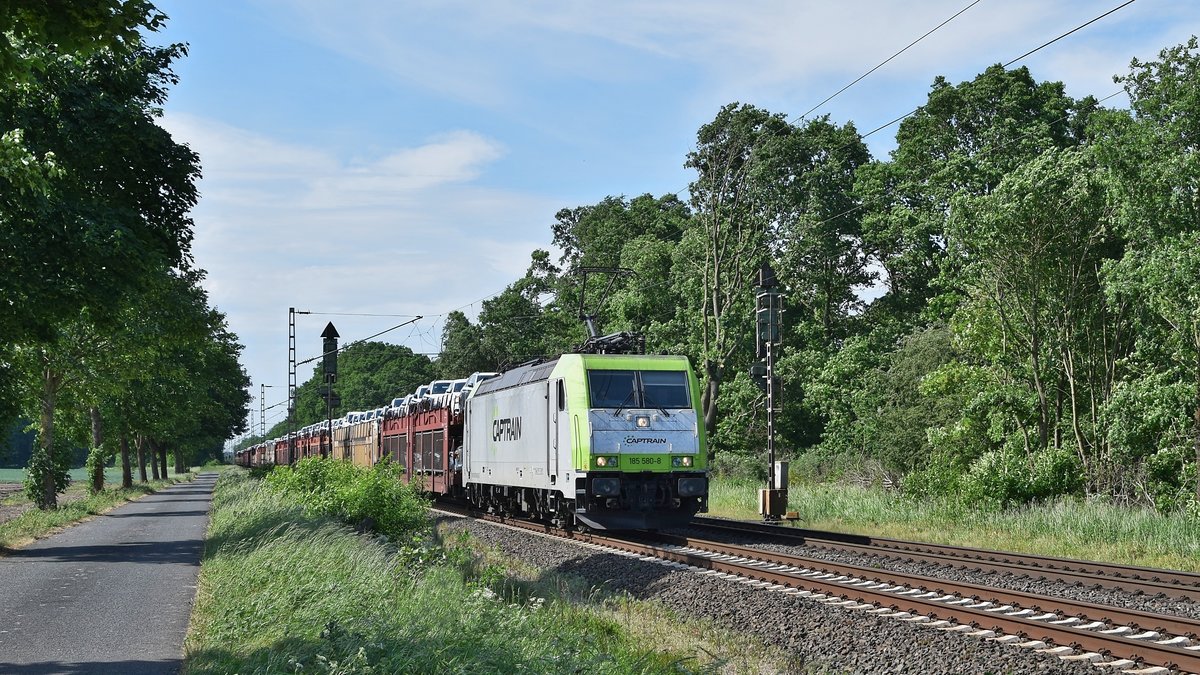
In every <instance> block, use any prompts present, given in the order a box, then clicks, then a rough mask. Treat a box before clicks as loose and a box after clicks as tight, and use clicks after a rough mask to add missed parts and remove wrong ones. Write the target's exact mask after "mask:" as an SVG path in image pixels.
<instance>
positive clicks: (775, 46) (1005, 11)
mask: <svg viewBox="0 0 1200 675" xmlns="http://www.w3.org/2000/svg"><path fill="white" fill-rule="evenodd" d="M1123 2H1124V0H1060V1H1056V2H1046V1H1045V0H979V1H978V2H974V3H973V2H972V0H921V1H919V2H913V1H911V0H908V1H901V0H845V1H844V2H828V1H818V0H751V1H749V2H729V1H727V0H725V1H722V0H605V1H604V2H597V1H587V0H487V1H486V2H480V1H478V0H341V1H339V2H328V1H327V0H228V1H225V0H223V1H222V2H195V1H194V0H159V2H157V3H156V4H157V6H158V7H159V9H161V10H162V11H163V12H164V13H165V14H167V16H168V17H169V22H168V25H167V28H166V29H165V30H163V31H162V32H161V33H160V34H159V35H157V36H155V37H154V38H153V39H154V40H155V41H158V42H184V43H187V44H188V45H189V55H188V56H187V57H186V58H185V59H183V60H181V61H180V62H179V63H177V64H176V66H175V71H176V73H177V74H178V75H179V77H180V82H179V84H178V85H177V86H175V87H174V88H173V90H172V93H171V97H170V100H169V102H168V104H167V105H166V107H165V111H164V117H163V120H162V124H163V125H164V126H165V127H166V128H167V129H168V130H170V131H171V132H172V134H173V135H174V136H175V137H176V139H177V140H179V141H182V142H185V143H188V144H189V145H190V146H191V147H192V148H193V149H194V150H196V151H197V152H198V153H199V154H200V157H201V161H202V164H203V169H204V177H203V179H202V180H201V182H200V191H201V195H202V197H201V201H200V204H199V205H198V207H197V208H196V209H195V211H194V214H193V215H194V218H195V223H196V239H195V244H194V249H193V252H194V255H195V258H196V262H197V264H198V265H199V266H201V267H203V268H205V269H206V270H208V273H209V274H208V279H207V281H206V287H207V289H208V291H209V293H210V298H211V301H212V302H213V303H214V304H215V305H216V306H217V307H218V308H219V309H220V310H221V311H223V312H225V313H226V314H227V315H228V317H229V323H230V326H231V328H232V330H233V331H234V332H235V333H237V334H238V335H239V336H240V338H241V340H242V342H243V344H244V345H245V346H246V349H245V352H244V354H243V358H242V361H243V364H244V365H245V366H246V369H247V371H248V372H249V374H250V377H251V379H252V381H253V383H254V385H253V389H254V391H253V392H252V393H253V394H254V395H255V397H257V396H258V393H259V386H258V385H259V384H263V383H265V384H268V385H273V386H275V387H276V388H275V389H274V390H273V391H271V392H268V396H267V399H268V401H267V403H268V404H273V403H276V402H278V401H280V400H282V399H283V398H284V397H285V394H283V393H282V392H283V391H284V390H283V385H285V384H286V382H287V337H288V324H287V317H288V308H289V307H295V308H297V309H301V310H307V311H312V312H322V313H329V314H330V315H329V316H318V315H302V316H301V317H300V319H299V320H298V322H297V337H298V350H297V351H298V356H299V357H300V358H301V359H303V358H305V357H306V356H311V355H314V354H316V353H317V352H319V349H320V342H319V337H318V336H319V334H320V332H321V330H322V329H323V328H324V325H325V322H326V321H327V320H332V321H333V322H334V323H335V324H336V325H337V327H338V329H339V331H340V332H341V334H342V336H343V341H346V340H353V339H357V338H361V337H365V336H368V335H371V334H373V333H376V332H378V331H381V330H384V329H386V328H388V327H390V326H393V325H395V324H397V323H400V322H402V321H405V320H406V319H405V318H404V317H402V316H347V315H348V314H374V315H383V314H387V315H421V316H423V317H425V318H423V319H421V320H420V321H418V322H416V323H414V324H412V325H410V326H406V327H404V328H402V329H399V330H396V331H393V332H391V333H388V334H387V335H386V336H384V337H383V338H381V339H387V340H389V341H392V342H395V343H398V344H405V345H407V346H409V347H411V348H412V349H413V350H414V351H417V352H422V353H430V354H435V353H436V352H437V351H438V348H439V336H440V325H441V324H440V321H441V319H442V318H443V317H444V315H445V314H446V313H447V312H449V311H451V310H454V309H461V310H463V311H465V312H466V313H467V314H468V315H469V316H473V315H474V313H475V312H477V311H478V310H479V302H480V301H481V300H482V299H484V298H487V297H490V296H491V295H494V294H495V293H497V292H499V291H501V290H503V288H504V287H505V286H507V285H508V284H509V283H511V282H512V281H514V280H515V279H517V278H518V277H519V276H520V275H521V274H522V273H523V272H524V270H525V269H526V267H527V266H528V263H529V255H530V253H531V252H532V251H533V250H534V249H535V248H549V246H550V239H551V234H550V225H551V223H553V222H554V214H555V212H556V211H558V210H559V209H561V208H570V207H575V206H581V205H585V204H592V203H596V202H598V201H600V200H601V199H603V198H604V197H606V196H608V195H626V196H631V197H632V196H636V195H639V194H643V193H651V194H654V195H656V196H657V195H662V194H666V193H672V192H680V193H681V196H683V197H685V198H686V188H687V185H688V182H689V181H690V180H691V179H692V176H691V174H690V173H689V172H688V171H687V170H686V169H684V167H683V163H684V160H685V158H686V155H687V153H688V151H689V150H691V149H692V147H693V146H694V142H695V133H696V130H697V129H698V128H699V127H700V126H701V125H702V124H704V123H706V122H708V121H710V120H711V119H712V118H713V117H714V116H715V114H716V113H717V111H718V110H719V109H720V107H721V106H723V105H725V104H727V103H730V102H733V101H740V102H745V103H751V104H754V105H757V106H759V107H762V108H765V109H767V110H770V111H771V112H779V113H785V114H787V115H790V116H792V118H793V121H795V120H796V119H798V118H799V117H800V115H802V114H804V113H805V112H806V111H808V110H809V109H810V108H812V107H813V106H814V105H816V104H817V103H819V102H820V101H822V100H823V99H824V98H825V97H826V96H828V95H829V94H832V93H833V92H835V91H837V90H838V89H839V88H841V87H842V86H843V85H844V84H846V83H848V82H850V81H851V80H853V79H854V78H856V77H858V76H859V75H861V74H862V73H864V72H866V71H867V70H869V69H870V68H872V67H873V66H875V65H876V64H878V63H880V62H881V61H883V60H884V59H886V58H888V57H889V56H891V55H892V54H893V53H895V52H896V51H897V50H899V49H900V48H902V47H904V46H905V45H907V44H908V43H910V42H912V41H913V40H915V39H917V38H918V37H920V36H921V35H922V34H924V33H925V32H927V31H928V30H930V29H931V28H933V27H935V26H937V25H938V24H939V23H941V22H942V21H944V20H946V19H947V18H949V17H951V16H952V15H954V14H955V13H956V12H959V11H960V10H963V9H964V8H965V7H968V6H970V8H969V9H967V10H966V11H964V12H962V14H961V15H959V16H958V17H957V18H955V19H954V20H953V21H951V22H950V23H948V24H946V25H945V26H943V27H942V28H940V29H939V30H938V31H937V32H935V33H933V34H932V35H930V36H929V37H927V38H925V39H924V40H923V41H921V42H920V43H918V44H917V45H915V46H914V47H912V48H911V49H909V50H908V51H906V52H905V53H904V54H902V55H901V56H899V57H897V58H896V59H894V60H893V61H891V62H890V63H888V64H887V65H885V66H883V67H882V68H880V69H879V70H878V71H876V72H875V73H873V74H872V75H871V76H869V77H868V78H866V79H864V80H863V81H862V82H860V83H858V84H857V85H856V86H854V87H853V88H851V89H849V90H848V91H846V92H845V93H843V94H841V95H839V96H838V97H836V98H835V99H834V100H832V101H831V102H829V103H828V104H825V105H823V106H821V107H820V108H818V109H817V110H816V111H815V112H814V113H813V115H823V114H828V115H829V116H830V117H831V119H832V120H833V121H835V122H837V123H846V122H853V123H854V124H855V126H856V127H857V128H858V129H859V130H860V131H867V130H870V129H874V128H876V127H878V126H879V125H882V124H884V123H886V122H888V121H890V120H892V119H894V118H896V117H899V116H900V115H903V114H904V113H907V112H909V111H910V110H913V109H914V108H916V107H917V106H919V105H921V104H922V103H923V101H924V99H925V96H926V94H927V93H928V91H929V85H930V83H931V82H932V81H933V79H934V78H935V77H936V76H938V75H942V76H945V77H946V78H947V79H949V80H950V81H952V82H960V81H963V80H968V79H971V78H972V77H974V76H975V75H976V74H978V73H979V72H981V71H983V70H984V69H985V68H987V67H988V66H990V65H993V64H996V63H1004V62H1007V61H1009V60H1012V59H1014V58H1016V57H1017V56H1020V55H1021V54H1024V53H1025V52H1027V51H1029V50H1031V49H1034V48H1036V47H1038V46H1039V45H1042V44H1043V43H1045V42H1047V41H1049V40H1052V39H1054V38H1055V37H1058V36H1059V35H1062V34H1063V33H1066V32H1067V31H1070V30H1071V29H1073V28H1075V27H1077V26H1079V25H1081V24H1083V23H1085V22H1087V21H1089V20H1090V19H1093V18H1095V17H1098V16H1100V15H1101V14H1104V13H1105V12H1108V11H1109V10H1111V9H1113V8H1114V7H1117V6H1119V5H1121V4H1123ZM1196 33H1200V2H1196V1H1195V0H1138V1H1136V2H1133V3H1132V4H1130V5H1128V6H1126V7H1123V8H1121V9H1120V10H1118V11H1116V12H1114V13H1113V14H1111V15H1110V16H1108V17H1106V18H1104V19H1101V20H1100V21H1097V22H1096V23H1094V24H1092V25H1090V26H1088V27H1086V28H1083V29H1082V30H1080V31H1078V32H1077V33H1075V34H1073V35H1071V36H1069V37H1066V38H1064V39H1062V40H1061V41H1059V42H1057V43H1055V44H1053V45H1051V46H1049V47H1046V48H1045V49H1043V50H1041V51H1039V52H1037V53H1036V54H1034V55H1032V56H1030V57H1028V58H1027V59H1024V60H1022V61H1021V62H1020V63H1019V64H1017V65H1024V66H1028V67H1029V68H1030V70H1031V71H1032V73H1033V75H1034V77H1036V78H1037V79H1039V80H1050V81H1061V82H1063V83H1064V84H1065V86H1066V90H1067V93H1068V94H1069V95H1072V96H1076V97H1082V96H1086V95H1095V96H1097V97H1105V96H1108V95H1110V94H1113V93H1115V92H1118V91H1120V86H1119V85H1117V84H1114V83H1113V76H1114V75H1118V74H1123V73H1125V72H1127V71H1128V66H1129V62H1130V60H1131V59H1133V58H1139V59H1143V60H1145V59H1152V58H1154V57H1155V56H1156V55H1157V53H1158V52H1159V51H1160V50H1161V49H1163V48H1166V47H1169V46H1173V45H1176V44H1179V43H1181V42H1184V41H1185V40H1186V39H1187V38H1188V37H1189V36H1190V35H1192V34H1196ZM1126 104H1127V101H1126V100H1125V98H1124V97H1123V95H1121V96H1117V97H1115V98H1113V99H1110V100H1109V101H1108V102H1107V103H1106V105H1109V106H1112V107H1121V106H1124V105H1126ZM894 134H895V127H891V128H889V129H885V130H883V131H881V132H879V133H876V134H874V135H873V136H871V137H870V138H869V139H868V141H869V144H870V147H871V149H872V152H873V153H874V155H875V156H876V157H879V158H886V157H887V153H888V152H889V151H890V150H891V149H892V147H893V146H894ZM335 313H336V315H335ZM310 372H311V370H309V369H307V368H305V367H302V368H301V369H300V372H299V377H300V379H301V381H303V380H304V379H305V378H306V377H307V376H308V375H309V374H310ZM398 393H399V392H398ZM255 407H256V408H257V400H256V403H255ZM282 410H283V408H282V406H280V407H277V408H275V409H274V413H275V414H278V413H280V412H282ZM268 418H269V419H268V423H271V422H273V421H275V420H276V419H278V418H277V417H276V418H274V419H272V418H271V414H269V416H268Z"/></svg>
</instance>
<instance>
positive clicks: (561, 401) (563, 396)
mask: <svg viewBox="0 0 1200 675" xmlns="http://www.w3.org/2000/svg"><path fill="white" fill-rule="evenodd" d="M558 409H559V410H566V409H567V392H566V389H565V388H564V387H563V381H562V380H559V381H558Z"/></svg>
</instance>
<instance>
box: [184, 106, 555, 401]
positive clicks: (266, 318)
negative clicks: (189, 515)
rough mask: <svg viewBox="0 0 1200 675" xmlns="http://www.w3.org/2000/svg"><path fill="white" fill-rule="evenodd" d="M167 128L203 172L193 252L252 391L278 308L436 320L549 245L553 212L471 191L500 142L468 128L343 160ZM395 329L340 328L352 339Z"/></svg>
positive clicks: (269, 357) (277, 324) (277, 326)
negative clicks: (239, 349)
mask: <svg viewBox="0 0 1200 675" xmlns="http://www.w3.org/2000/svg"><path fill="white" fill-rule="evenodd" d="M164 126H165V127H166V128H168V129H169V130H170V131H171V132H172V134H173V135H174V136H175V137H176V139H177V140H180V141H182V142H186V143H188V144H189V145H191V146H192V148H193V149H194V150H196V151H197V152H198V153H199V154H200V156H201V158H202V161H203V163H204V170H205V178H204V179H203V180H202V181H201V183H200V190H201V193H202V199H201V203H200V205H199V206H198V208H197V209H196V212H195V214H194V217H195V221H196V239H195V243H194V246H193V252H194V254H195V256H196V259H197V262H198V264H199V265H200V266H202V267H204V268H206V269H207V270H208V271H209V277H208V281H207V283H206V287H207V288H208V290H209V293H210V296H211V299H212V301H213V303H214V304H215V305H217V306H218V308H220V309H221V310H222V311H224V312H226V313H227V314H228V315H229V319H230V324H231V327H232V328H233V330H234V331H235V332H236V333H238V334H239V336H241V338H242V340H243V342H244V344H245V345H246V352H245V355H244V357H243V363H245V364H246V365H247V367H248V370H249V371H250V374H251V377H252V378H253V379H254V380H255V381H256V382H261V381H266V382H268V383H271V382H277V381H279V380H280V379H281V378H282V377H283V376H282V375H280V373H282V372H284V371H283V366H284V365H285V352H284V351H283V349H282V346H281V345H284V344H285V341H286V335H287V333H286V328H287V325H286V317H285V316H283V314H284V313H285V312H286V308H287V307H297V308H307V309H310V310H316V311H326V312H365V313H383V314H388V313H395V314H414V315H415V314H426V315H429V314H440V313H444V312H446V311H448V310H450V309H453V308H454V307H458V306H460V305H464V304H467V303H470V302H472V301H474V300H477V299H478V298H479V297H481V296H482V295H484V294H486V293H488V292H495V291H499V290H502V289H503V288H504V287H505V286H507V285H508V284H509V283H511V282H512V281H514V280H515V279H516V278H517V277H519V276H520V275H521V274H522V273H523V272H524V270H525V268H526V267H527V266H528V262H529V253H530V252H531V251H532V250H533V249H534V248H536V247H539V246H543V247H544V246H546V244H547V243H548V242H547V241H546V239H548V229H547V228H546V227H545V223H547V222H549V219H550V218H552V217H553V213H554V210H555V208H556V206H557V203H556V202H551V201H550V200H548V199H545V198H542V197H538V196H536V195H527V194H521V193H516V192H508V191H502V190H496V189H489V188H485V187H481V186H479V185H476V184H475V183H474V181H476V180H477V179H479V178H480V177H481V176H484V175H485V173H486V172H487V171H488V169H489V168H490V167H492V166H493V165H494V163H495V162H496V161H497V160H499V159H500V158H501V157H502V155H503V147H502V146H501V145H500V144H499V143H497V142H495V141H494V140H491V139H488V138H486V137H484V136H482V135H480V134H477V133H474V132H469V131H453V132H448V133H445V134H441V135H438V136H436V137H433V138H430V139H428V140H427V141H426V142H424V143H422V144H420V145H417V146H414V147H408V148H398V149H395V150H393V151H391V152H389V153H387V154H385V155H384V156H382V157H380V158H378V159H375V160H371V161H361V162H346V161H342V160H339V159H338V158H337V157H336V156H334V155H332V154H330V153H328V152H325V151H322V150H319V149H315V148H311V147H304V146H298V145H294V144H289V143H284V142H282V141H279V140H277V139H273V138H270V137H267V136H263V135H261V134H254V133H251V132H248V131H245V130H243V129H238V128H235V127H232V126H230V125H226V124H222V123H218V122H214V121H212V120H207V119H201V118H197V117H193V116H187V115H171V116H170V117H168V118H167V119H165V120H164ZM354 321H358V320H354ZM398 321H399V320H397V319H391V318H376V319H371V320H368V321H366V323H362V322H359V323H360V324H361V325H358V326H357V327H356V328H357V329H358V330H359V331H360V332H359V333H358V334H357V335H356V334H355V333H354V332H353V330H354V329H353V328H348V329H346V330H343V331H342V333H343V335H344V336H346V337H347V339H353V338H355V337H362V336H364V335H367V334H369V333H370V332H374V331H375V330H378V329H380V328H381V327H386V325H391V324H394V323H397V322H398ZM388 322H391V324H389V323H388ZM339 324H340V322H339ZM323 325H324V323H323V322H321V326H323ZM321 326H317V327H316V328H315V329H314V330H315V331H318V332H319V330H320V328H321ZM430 326H431V324H430V323H429V322H425V324H424V325H423V329H424V330H425V331H426V333H428V331H429V329H430ZM310 332H312V331H310ZM314 335H315V333H314ZM416 335H417V336H418V337H421V336H423V337H421V342H420V344H416V345H413V346H414V348H422V349H419V350H423V351H430V349H429V345H428V344H426V343H428V342H430V341H431V340H432V341H434V342H436V337H429V335H427V334H425V333H417V334H416ZM311 337H312V336H306V338H305V339H307V338H311ZM403 337H404V335H403V334H397V335H389V336H388V338H391V339H393V340H400V339H402V338H403ZM388 338H384V339H388ZM309 341H311V340H309Z"/></svg>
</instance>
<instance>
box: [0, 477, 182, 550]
mask: <svg viewBox="0 0 1200 675" xmlns="http://www.w3.org/2000/svg"><path fill="white" fill-rule="evenodd" d="M194 477H195V474H194V473H189V474H182V475H179V476H176V477H174V478H170V479H167V480H160V481H151V482H149V483H134V485H133V487H132V488H129V489H127V490H126V489H121V488H108V489H105V490H104V491H102V492H99V493H97V494H94V495H92V494H88V492H87V486H86V485H85V484H83V483H81V482H73V483H72V484H71V485H70V486H69V487H68V488H67V491H66V492H65V493H64V494H60V495H59V496H58V498H59V507H58V508H57V509H55V510H53V511H41V510H39V509H36V508H31V509H30V510H28V511H25V512H24V513H21V514H20V515H18V516H16V517H14V518H11V519H9V520H6V521H4V522H0V555H2V554H3V553H4V551H6V550H10V549H15V548H20V547H21V546H25V545H26V544H28V543H29V542H31V541H33V540H35V539H39V538H41V537H45V536H46V535H48V534H51V533H53V532H56V531H58V530H59V529H61V528H63V527H66V526H67V525H71V524H73V523H76V522H78V521H80V520H83V519H84V518H87V517H89V516H94V515H98V514H101V513H104V512H105V511H109V510H111V509H113V508H116V507H118V506H120V505H122V504H124V503H126V502H130V501H133V500H135V499H139V498H141V497H145V496H146V495H148V494H152V493H154V492H157V491H158V490H161V489H163V488H164V487H167V486H170V485H174V484H175V483H179V482H183V481H187V480H191V479H192V478H194ZM28 502H29V499H28V498H27V497H26V496H25V495H24V493H17V494H14V495H11V496H9V497H8V498H6V499H5V503H4V505H5V506H15V505H20V504H23V503H28Z"/></svg>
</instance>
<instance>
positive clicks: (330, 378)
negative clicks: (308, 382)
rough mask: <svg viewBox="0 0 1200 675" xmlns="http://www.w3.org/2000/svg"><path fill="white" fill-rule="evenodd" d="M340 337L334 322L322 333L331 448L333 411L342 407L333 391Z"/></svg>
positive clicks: (338, 397)
mask: <svg viewBox="0 0 1200 675" xmlns="http://www.w3.org/2000/svg"><path fill="white" fill-rule="evenodd" d="M339 337H341V335H338V332H337V328H334V326H333V322H332V321H330V322H329V323H328V324H327V325H326V326H325V330H323V331H321V340H322V342H321V370H322V372H324V374H325V384H324V385H322V386H321V397H322V398H323V399H325V418H326V423H327V424H328V429H329V441H330V444H331V447H332V443H333V409H334V408H337V407H339V406H341V405H342V397H341V396H338V395H337V392H335V391H334V390H333V385H334V383H336V382H337V372H338V366H337V355H338V338H339ZM320 447H321V456H322V457H324V456H326V454H325V445H324V444H320Z"/></svg>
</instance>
